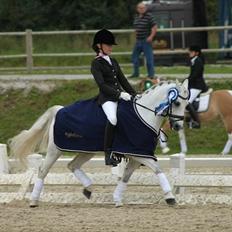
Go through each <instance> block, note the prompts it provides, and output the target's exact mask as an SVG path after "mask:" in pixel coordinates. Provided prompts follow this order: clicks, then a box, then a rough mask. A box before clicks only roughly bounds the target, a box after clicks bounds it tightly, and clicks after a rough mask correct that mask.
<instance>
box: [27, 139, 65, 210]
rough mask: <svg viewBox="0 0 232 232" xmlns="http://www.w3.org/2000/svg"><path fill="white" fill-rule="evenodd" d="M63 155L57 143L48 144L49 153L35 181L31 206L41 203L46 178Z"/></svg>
mask: <svg viewBox="0 0 232 232" xmlns="http://www.w3.org/2000/svg"><path fill="white" fill-rule="evenodd" d="M60 155H61V151H59V150H58V149H57V148H56V146H55V144H53V143H51V144H49V146H48V150H47V155H46V157H45V159H44V161H43V163H42V165H41V166H40V168H39V172H38V178H37V180H36V181H35V184H34V188H33V191H32V193H31V201H30V207H37V206H38V205H39V197H40V194H41V192H42V190H43V186H44V179H45V177H46V176H47V174H48V172H49V170H50V168H51V167H52V165H53V164H54V163H55V161H56V160H57V159H58V158H59V156H60Z"/></svg>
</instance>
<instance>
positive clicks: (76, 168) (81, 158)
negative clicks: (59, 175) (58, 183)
mask: <svg viewBox="0 0 232 232" xmlns="http://www.w3.org/2000/svg"><path fill="white" fill-rule="evenodd" d="M93 156H94V154H89V153H87V154H86V153H82V154H79V155H77V156H76V157H75V158H74V159H73V160H72V161H71V162H70V163H69V164H68V168H69V169H70V170H71V171H72V172H73V173H74V175H75V177H76V178H77V179H78V180H79V181H80V182H81V184H82V185H83V186H84V189H83V194H84V196H85V197H87V198H88V199H90V197H91V194H92V188H91V186H92V180H91V179H90V178H89V177H88V176H87V175H86V174H85V172H84V171H83V170H81V166H82V165H83V164H84V163H86V162H87V161H89V160H90V159H91V158H92V157H93Z"/></svg>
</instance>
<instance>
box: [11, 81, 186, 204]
mask: <svg viewBox="0 0 232 232" xmlns="http://www.w3.org/2000/svg"><path fill="white" fill-rule="evenodd" d="M187 85H188V81H187V80H186V81H184V82H183V83H182V84H181V83H175V82H162V83H160V84H158V85H157V86H153V87H151V88H150V89H149V90H147V91H145V92H144V93H143V94H142V95H141V96H139V97H137V98H135V99H133V101H129V102H125V101H121V102H120V103H119V108H118V124H117V128H119V129H117V131H116V136H115V141H114V144H116V145H118V147H117V146H116V147H114V144H113V152H114V153H117V154H121V155H122V154H123V155H125V157H126V158H128V159H129V161H128V163H127V166H126V168H125V171H124V174H123V177H122V180H121V181H119V182H118V185H117V186H116V189H115V191H114V194H113V198H114V202H115V203H116V206H120V205H122V196H123V192H124V191H125V189H126V186H127V183H128V181H129V178H130V177H131V175H132V173H133V172H134V170H135V169H136V168H138V167H139V166H140V165H141V164H143V165H145V166H147V167H149V168H151V169H152V171H154V173H155V174H156V175H157V177H158V179H159V183H160V186H161V188H162V190H163V192H164V198H165V200H166V202H167V203H168V204H175V203H176V201H175V197H174V196H173V194H172V191H171V186H170V184H169V181H168V179H167V178H166V175H165V174H164V173H163V172H162V170H161V169H160V167H159V165H158V164H157V162H155V160H156V157H155V156H154V153H153V152H154V149H155V145H156V144H155V143H154V140H155V139H154V138H155V137H156V138H157V136H158V135H159V130H160V126H161V123H162V121H163V119H164V118H165V117H167V116H168V118H169V119H171V118H172V119H175V120H183V119H184V109H185V107H186V104H187V98H188V89H187ZM87 101H88V100H87ZM83 102H84V104H83ZM176 102H178V103H179V104H174V103H176ZM79 104H82V107H78V105H79ZM86 104H87V103H85V101H82V103H80V102H76V103H74V104H73V105H70V106H67V107H62V106H53V107H51V108H49V109H48V110H47V111H46V112H45V113H44V114H43V115H42V116H41V117H40V118H39V119H38V120H37V121H36V122H35V123H34V124H33V125H32V127H31V128H30V129H29V130H25V131H22V132H21V133H20V134H19V135H16V136H15V137H14V138H12V139H11V140H10V141H9V146H10V149H11V153H12V154H14V155H15V156H16V157H19V158H20V159H21V160H22V159H25V158H26V156H27V155H29V154H32V153H34V152H41V151H42V152H44V151H45V150H47V153H46V156H45V159H44V161H43V163H42V165H41V167H40V168H39V172H38V178H37V180H36V181H35V184H34V188H33V191H32V193H31V201H30V206H31V207H36V206H38V202H39V197H40V193H41V191H42V189H43V186H44V178H45V177H46V175H47V174H48V172H49V169H50V168H51V167H52V165H53V164H54V163H55V161H56V160H57V159H58V157H60V155H61V154H62V151H76V152H78V153H79V152H80V153H79V155H77V156H76V157H75V158H74V159H73V160H72V161H71V162H70V163H69V164H68V168H69V169H70V170H71V171H73V173H74V175H75V177H76V178H77V179H78V180H79V181H80V182H81V183H82V184H83V186H84V190H83V194H84V195H85V196H86V197H87V198H90V197H91V192H92V189H91V186H92V181H91V180H90V178H89V177H88V176H87V175H86V174H85V173H84V171H83V170H82V169H81V166H82V165H83V164H84V163H86V162H87V161H88V160H90V159H91V158H92V157H93V156H94V152H96V151H99V150H101V151H102V150H103V134H104V133H103V132H104V126H105V122H106V118H104V119H102V121H101V122H100V125H99V124H93V118H92V117H94V115H95V114H96V116H97V117H105V116H104V113H103V111H102V109H101V107H99V106H98V105H97V104H96V102H95V103H94V104H95V105H96V106H93V105H92V107H93V108H94V107H95V108H96V107H97V113H95V112H94V109H92V108H91V109H90V113H89V111H88V113H87V112H86V109H85V108H86ZM120 105H122V106H123V105H124V107H126V110H123V107H121V108H120ZM70 110H71V111H74V115H75V116H76V115H77V114H79V112H80V114H81V116H83V122H84V123H83V122H81V121H75V119H74V116H73V115H72V114H71V113H70ZM121 111H122V113H121V114H120V112H121ZM130 113H132V117H131V118H130V119H128V118H127V117H129V114H130ZM60 115H64V117H63V118H60ZM78 120H79V119H78ZM134 120H137V122H136V123H138V124H139V126H138V125H134V124H135V121H134ZM69 121H70V123H71V126H70V127H69V126H68V123H69ZM121 121H122V122H121ZM124 121H125V128H124V127H123V123H124ZM130 121H132V122H131V124H130ZM78 122H79V124H81V125H80V126H81V127H82V126H84V132H81V130H80V131H74V130H73V128H74V127H75V126H76V124H78ZM121 124H122V125H121ZM57 128H58V129H57ZM70 128H71V129H70ZM87 130H90V131H91V133H90V135H87V134H86V133H87ZM131 130H132V131H131ZM134 130H135V131H134ZM136 130H137V131H136ZM128 131H129V132H128ZM126 133H129V138H125V137H123V136H124V134H126ZM95 134H97V137H94V135H95ZM59 136H61V139H60V138H59ZM121 137H123V138H122V139H121ZM99 138H100V139H99ZM95 140H97V143H96V141H95ZM156 140H157V139H156ZM60 141H61V142H60ZM62 142H64V143H65V144H62ZM79 142H80V143H81V145H80V146H79V145H78V146H79V147H75V146H77V145H76V144H78V143H79ZM84 143H87V148H86V149H85V152H84V149H83V146H82V145H83V144H84ZM117 143H118V144H117ZM152 143H153V144H154V145H152ZM131 144H132V148H131V147H130V145H131ZM73 146H74V147H73ZM149 149H150V150H151V151H150V150H149Z"/></svg>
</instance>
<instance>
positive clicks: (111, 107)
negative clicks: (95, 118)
mask: <svg viewBox="0 0 232 232" xmlns="http://www.w3.org/2000/svg"><path fill="white" fill-rule="evenodd" d="M117 108H118V102H113V101H107V102H105V103H104V104H103V105H102V109H103V111H104V113H105V114H106V117H107V119H108V121H110V123H111V124H112V125H114V126H116V124H117Z"/></svg>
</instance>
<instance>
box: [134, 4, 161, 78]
mask: <svg viewBox="0 0 232 232" xmlns="http://www.w3.org/2000/svg"><path fill="white" fill-rule="evenodd" d="M136 9H137V14H136V16H135V19H134V29H135V33H136V43H135V46H134V48H133V53H132V63H133V73H132V75H131V76H130V77H139V57H140V54H141V53H142V52H143V54H144V56H145V58H146V65H147V73H148V78H151V79H153V78H154V76H155V68H154V55H153V48H152V41H153V39H154V37H155V35H156V31H157V25H156V22H155V20H154V18H153V17H152V14H151V13H150V12H148V11H147V6H146V5H145V4H144V3H142V2H141V3H139V4H138V5H137V8H136Z"/></svg>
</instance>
